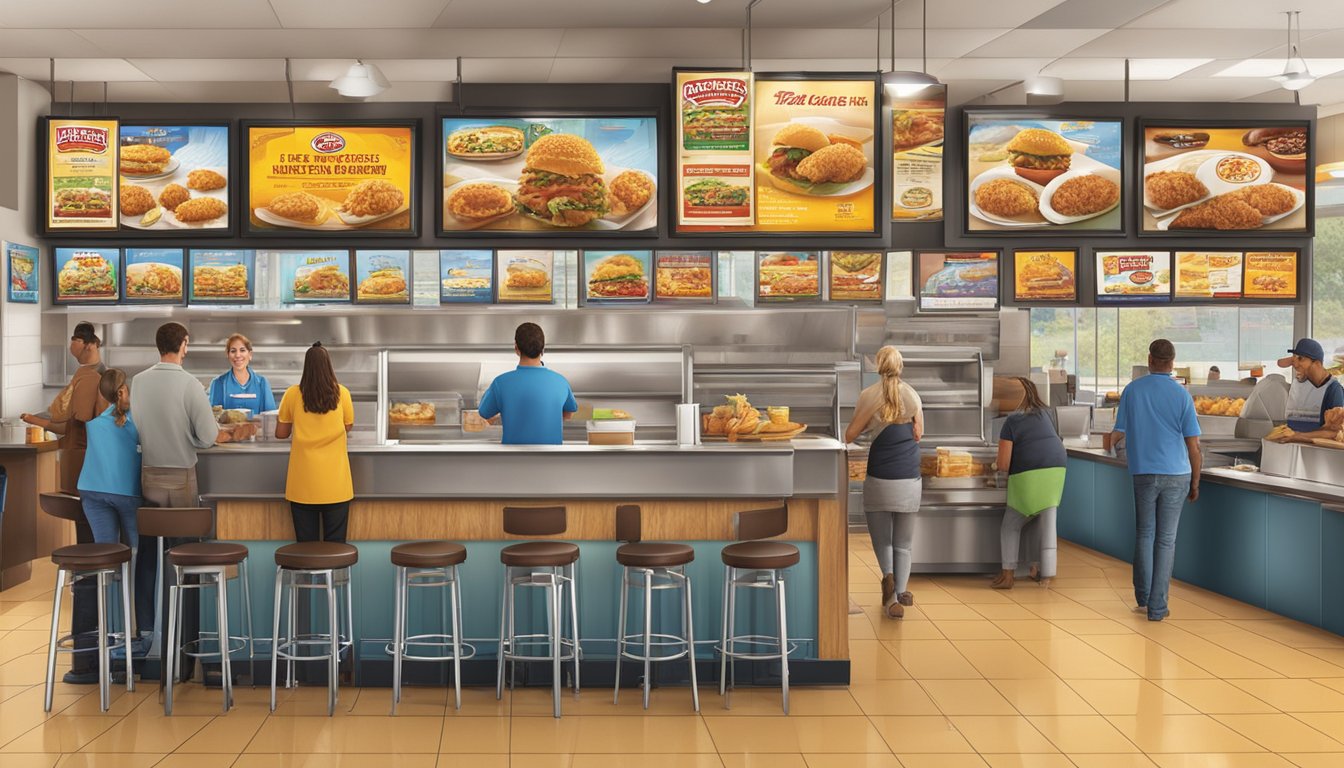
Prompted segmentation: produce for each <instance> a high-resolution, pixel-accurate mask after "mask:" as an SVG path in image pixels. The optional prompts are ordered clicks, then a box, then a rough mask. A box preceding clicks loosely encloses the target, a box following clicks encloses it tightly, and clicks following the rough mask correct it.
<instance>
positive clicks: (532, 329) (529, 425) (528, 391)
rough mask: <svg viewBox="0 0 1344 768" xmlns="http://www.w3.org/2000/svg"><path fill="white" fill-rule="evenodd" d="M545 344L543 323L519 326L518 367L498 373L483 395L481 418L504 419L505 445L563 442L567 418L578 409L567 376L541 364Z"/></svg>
mask: <svg viewBox="0 0 1344 768" xmlns="http://www.w3.org/2000/svg"><path fill="white" fill-rule="evenodd" d="M545 348H546V335H545V334H544V333H542V330H541V326H539V325H537V324H536V323H523V324H522V325H520V326H518V328H517V330H515V331H514V333H513V351H514V352H516V353H518V367H517V368H515V369H513V370H512V371H509V372H508V373H503V374H500V375H499V376H496V377H495V380H494V381H492V382H490V388H489V389H487V390H486V391H485V395H484V396H483V397H481V405H480V415H481V418H483V419H492V420H493V419H494V418H495V417H496V416H498V417H500V418H501V419H502V420H503V422H504V438H503V442H504V444H505V445H560V443H561V442H562V436H563V433H564V422H566V421H569V420H570V419H571V418H572V417H573V416H574V412H575V411H577V410H579V405H578V403H576V402H574V392H573V391H572V390H571V389H570V388H569V382H568V381H565V377H564V376H561V375H560V374H558V373H556V372H555V371H552V370H550V369H549V368H546V367H545V366H544V365H542V362H541V355H542V352H543V351H544V350H545Z"/></svg>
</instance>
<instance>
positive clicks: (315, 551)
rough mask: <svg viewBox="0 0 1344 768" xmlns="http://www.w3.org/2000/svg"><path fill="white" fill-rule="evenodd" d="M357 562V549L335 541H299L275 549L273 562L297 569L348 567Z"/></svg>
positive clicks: (313, 569) (320, 569) (312, 569)
mask: <svg viewBox="0 0 1344 768" xmlns="http://www.w3.org/2000/svg"><path fill="white" fill-rule="evenodd" d="M357 562H359V550H358V549H355V548H354V547H352V546H350V545H349V544H341V543H340V542H336V541H300V542H298V543H296V544H286V545H285V546H283V547H281V548H279V549H277V550H275V564H276V565H278V566H280V567H281V568H289V569H292V570H299V571H325V570H326V569H328V568H349V567H350V566H352V565H354V564H355V563H357Z"/></svg>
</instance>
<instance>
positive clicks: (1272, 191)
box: [1232, 184, 1297, 216]
mask: <svg viewBox="0 0 1344 768" xmlns="http://www.w3.org/2000/svg"><path fill="white" fill-rule="evenodd" d="M1232 194H1234V195H1236V196H1237V197H1239V198H1240V199H1242V200H1245V201H1246V204H1247V205H1249V206H1251V207H1252V208H1254V209H1256V210H1257V211H1259V212H1260V214H1261V215H1263V216H1278V215H1280V214H1284V213H1287V212H1289V211H1291V210H1293V209H1294V208H1296V207H1297V195H1294V194H1293V193H1292V192H1290V191H1289V190H1288V189H1287V188H1286V187H1281V186H1279V185H1278V184H1257V185H1256V186H1254V187H1246V188H1245V189H1242V190H1238V191H1237V192H1234V193H1232Z"/></svg>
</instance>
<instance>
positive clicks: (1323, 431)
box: [1272, 339, 1344, 443]
mask: <svg viewBox="0 0 1344 768" xmlns="http://www.w3.org/2000/svg"><path fill="white" fill-rule="evenodd" d="M1288 352H1289V353H1290V354H1291V356H1292V366H1293V383H1292V385H1291V387H1290V388H1289V390H1288V414H1287V416H1288V428H1289V429H1290V430H1292V432H1290V433H1286V434H1282V435H1278V436H1274V437H1273V438H1272V439H1274V440H1275V441H1277V442H1284V443H1286V442H1294V443H1309V442H1311V441H1312V439H1313V438H1318V437H1321V438H1328V439H1334V438H1335V437H1336V435H1337V433H1338V430H1337V429H1331V428H1327V427H1326V412H1327V411H1329V410H1330V409H1332V408H1340V407H1344V386H1340V383H1339V382H1338V381H1336V380H1335V377H1334V376H1332V375H1330V373H1329V372H1328V371H1326V370H1325V364H1324V362H1323V361H1324V360H1325V350H1324V348H1322V347H1321V344H1320V342H1318V341H1316V340H1315V339H1300V340H1298V342H1297V344H1295V345H1294V346H1293V348H1292V349H1290V350H1288ZM1281 362H1283V361H1281Z"/></svg>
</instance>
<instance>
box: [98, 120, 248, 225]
mask: <svg viewBox="0 0 1344 768" xmlns="http://www.w3.org/2000/svg"><path fill="white" fill-rule="evenodd" d="M120 171H121V226H122V228H123V229H134V230H139V231H150V232H177V233H178V234H186V233H185V232H182V230H192V229H207V230H208V229H228V228H229V183H230V179H229V128H228V126H226V125H123V126H121V169H120Z"/></svg>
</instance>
